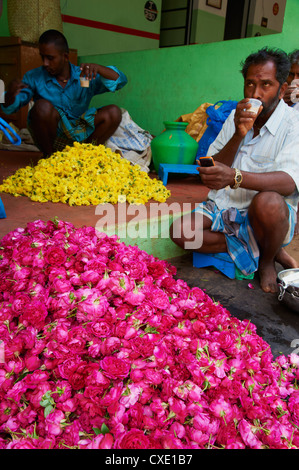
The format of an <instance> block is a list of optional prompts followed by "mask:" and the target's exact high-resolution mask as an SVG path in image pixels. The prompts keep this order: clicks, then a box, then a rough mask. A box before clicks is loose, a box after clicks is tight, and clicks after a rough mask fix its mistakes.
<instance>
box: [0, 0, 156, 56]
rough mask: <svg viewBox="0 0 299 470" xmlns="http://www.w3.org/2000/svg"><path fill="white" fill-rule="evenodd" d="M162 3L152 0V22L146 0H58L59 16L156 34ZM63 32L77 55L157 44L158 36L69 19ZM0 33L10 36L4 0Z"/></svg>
mask: <svg viewBox="0 0 299 470" xmlns="http://www.w3.org/2000/svg"><path fill="white" fill-rule="evenodd" d="M49 1H51V0H49ZM161 3H162V0H155V4H156V7H157V10H158V15H157V18H156V19H155V20H154V21H149V20H148V19H147V18H146V16H145V12H144V7H145V4H146V0H130V1H129V2H124V1H123V0H102V1H99V0H85V1H82V0H60V9H61V13H62V15H68V16H73V17H76V18H79V19H82V18H83V19H85V20H92V21H97V22H102V23H108V24H109V25H115V26H120V27H125V28H132V29H135V30H138V31H142V32H145V33H154V34H157V35H159V33H160V20H161ZM63 32H64V34H65V36H66V37H67V39H68V43H69V46H70V48H72V49H77V51H78V54H79V55H84V54H107V53H114V52H122V51H135V50H144V49H155V48H158V47H159V39H158V38H157V39H151V38H147V37H142V36H135V35H128V34H122V33H120V32H114V31H106V30H105V29H98V28H93V27H87V26H82V25H76V24H71V23H69V22H64V23H63ZM0 36H10V33H9V28H8V20H7V0H3V12H2V15H1V17H0Z"/></svg>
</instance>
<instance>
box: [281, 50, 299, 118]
mask: <svg viewBox="0 0 299 470" xmlns="http://www.w3.org/2000/svg"><path fill="white" fill-rule="evenodd" d="M289 59H290V62H291V68H290V70H289V75H288V77H287V82H288V85H289V86H288V88H287V89H286V92H285V94H284V97H283V99H284V101H285V102H286V103H287V104H288V105H289V106H293V107H294V108H295V109H299V106H298V103H296V104H295V105H294V103H293V102H292V101H291V95H292V93H293V88H292V87H290V85H291V83H292V81H293V80H298V79H299V50H295V51H293V52H292V53H291V54H289Z"/></svg>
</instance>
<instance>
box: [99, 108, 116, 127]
mask: <svg viewBox="0 0 299 470" xmlns="http://www.w3.org/2000/svg"><path fill="white" fill-rule="evenodd" d="M121 118H122V113H121V109H120V108H119V107H118V106H116V105H114V104H111V105H108V106H104V107H103V108H101V109H99V110H98V112H97V115H96V118H95V125H96V126H97V125H98V124H101V123H103V121H104V122H106V123H107V124H109V125H113V127H115V126H116V127H118V126H119V124H120V122H121Z"/></svg>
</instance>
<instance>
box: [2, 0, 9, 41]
mask: <svg viewBox="0 0 299 470" xmlns="http://www.w3.org/2000/svg"><path fill="white" fill-rule="evenodd" d="M0 36H4V37H6V36H10V34H9V29H8V22H7V0H3V10H2V15H1V17H0Z"/></svg>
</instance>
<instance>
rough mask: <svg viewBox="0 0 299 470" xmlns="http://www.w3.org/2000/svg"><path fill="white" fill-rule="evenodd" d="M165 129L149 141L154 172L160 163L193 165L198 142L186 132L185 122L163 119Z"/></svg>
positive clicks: (157, 169)
mask: <svg viewBox="0 0 299 470" xmlns="http://www.w3.org/2000/svg"><path fill="white" fill-rule="evenodd" d="M163 124H164V125H165V131H164V132H162V134H160V135H158V136H157V137H155V138H154V139H153V140H152V142H151V150H152V157H153V163H154V167H155V170H156V172H157V173H158V171H159V165H160V163H171V164H177V165H193V164H195V157H196V153H197V150H198V143H197V142H196V140H194V139H193V137H191V136H190V135H189V134H187V132H186V127H187V126H188V123H187V122H170V121H165V122H164V123H163Z"/></svg>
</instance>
